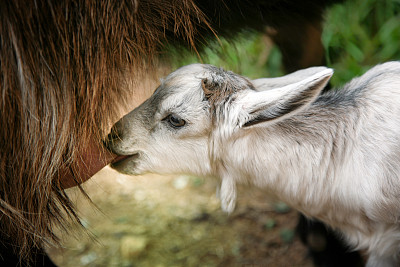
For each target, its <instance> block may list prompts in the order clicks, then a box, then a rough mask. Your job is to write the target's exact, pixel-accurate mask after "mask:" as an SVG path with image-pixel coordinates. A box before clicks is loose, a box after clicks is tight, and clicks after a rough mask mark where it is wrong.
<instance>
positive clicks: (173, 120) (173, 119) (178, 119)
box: [165, 114, 186, 128]
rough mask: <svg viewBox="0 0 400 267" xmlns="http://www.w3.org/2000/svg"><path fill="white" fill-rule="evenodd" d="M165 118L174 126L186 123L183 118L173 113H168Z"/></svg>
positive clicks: (178, 126) (177, 126) (181, 125)
mask: <svg viewBox="0 0 400 267" xmlns="http://www.w3.org/2000/svg"><path fill="white" fill-rule="evenodd" d="M165 120H166V121H167V122H168V123H169V124H170V125H171V126H172V127H174V128H180V127H183V126H184V125H185V124H186V121H185V120H184V119H182V118H181V117H179V116H177V115H175V114H170V115H168V116H167V117H166V118H165Z"/></svg>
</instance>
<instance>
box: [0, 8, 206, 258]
mask: <svg viewBox="0 0 400 267" xmlns="http://www.w3.org/2000/svg"><path fill="white" fill-rule="evenodd" d="M199 27H208V24H207V22H206V20H205V17H204V15H203V13H202V12H201V11H200V10H199V9H198V8H197V7H196V5H194V4H193V3H192V2H191V1H189V0H188V1H175V2H174V1H172V2H171V1H160V0H157V1H141V2H140V3H138V1H128V0H127V1H81V2H76V1H65V2H63V1H1V3H0V70H1V72H0V75H1V76H0V77H1V78H0V82H1V95H0V97H1V99H0V106H1V116H0V125H1V126H2V130H1V131H0V144H1V149H0V153H1V154H0V159H1V161H0V209H1V219H0V220H1V222H0V223H1V229H0V230H1V231H2V234H1V235H2V236H4V237H6V238H7V237H8V239H9V240H10V241H12V242H13V245H14V246H15V248H16V249H17V250H19V251H21V253H22V255H23V256H28V252H29V249H30V248H32V247H40V246H41V244H42V243H43V241H46V240H45V238H50V240H51V239H52V240H55V239H56V237H55V236H54V234H53V232H52V227H53V225H52V224H53V223H54V222H55V223H59V224H61V225H62V224H63V223H64V222H63V217H62V216H61V210H60V209H63V210H64V211H66V212H67V214H68V215H69V216H71V217H73V218H76V219H77V216H76V214H75V212H74V209H73V205H72V203H71V202H70V200H69V198H68V196H67V195H66V194H65V192H64V190H63V189H62V188H61V186H60V180H59V170H60V169H62V168H65V167H66V166H67V167H68V168H71V170H72V172H73V173H77V170H76V169H74V168H76V166H77V165H76V164H74V163H75V162H77V161H79V160H80V154H81V152H82V151H80V148H85V147H87V146H88V144H89V143H90V141H91V139H95V140H98V142H100V140H101V139H102V137H103V136H104V135H105V133H106V131H108V129H107V127H108V125H110V124H111V123H112V121H114V120H115V119H116V116H117V114H115V111H114V110H115V109H113V108H110V107H115V106H118V104H119V102H121V99H124V98H125V97H124V95H125V94H126V92H124V91H122V90H121V89H120V88H121V86H120V84H119V83H120V82H121V78H120V76H121V73H122V71H123V70H124V69H125V67H126V66H127V65H129V66H130V67H131V68H133V69H138V70H143V69H146V68H149V66H151V65H152V63H153V56H154V55H155V54H156V52H157V51H159V49H160V47H161V46H162V43H163V40H166V39H167V37H168V36H171V37H172V36H175V38H177V39H181V40H183V41H187V42H188V43H189V44H192V45H193V44H194V41H193V40H194V38H195V36H196V29H197V28H199ZM76 179H77V180H79V178H78V177H76Z"/></svg>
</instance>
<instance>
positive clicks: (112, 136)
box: [103, 126, 121, 151]
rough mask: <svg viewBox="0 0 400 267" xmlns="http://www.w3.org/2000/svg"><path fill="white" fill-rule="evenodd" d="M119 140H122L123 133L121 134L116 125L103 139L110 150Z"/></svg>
mask: <svg viewBox="0 0 400 267" xmlns="http://www.w3.org/2000/svg"><path fill="white" fill-rule="evenodd" d="M117 140H121V135H120V134H119V132H118V130H117V128H116V127H115V126H114V127H112V128H111V131H110V133H109V134H108V135H107V137H106V139H105V140H103V144H104V146H105V147H106V148H107V149H108V150H110V151H113V145H114V143H115V142H116V141H117Z"/></svg>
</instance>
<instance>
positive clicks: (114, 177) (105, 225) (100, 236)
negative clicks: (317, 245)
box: [48, 167, 312, 267]
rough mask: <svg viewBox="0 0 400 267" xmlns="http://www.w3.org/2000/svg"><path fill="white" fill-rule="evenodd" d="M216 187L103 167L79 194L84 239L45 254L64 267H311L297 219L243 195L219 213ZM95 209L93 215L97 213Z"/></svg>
mask: <svg viewBox="0 0 400 267" xmlns="http://www.w3.org/2000/svg"><path fill="white" fill-rule="evenodd" d="M216 186H217V181H216V180H214V179H211V178H209V179H205V178H198V177H191V176H176V177H170V176H157V175H146V176H137V177H133V176H125V175H122V174H119V173H117V172H115V171H113V170H112V169H110V168H108V167H106V168H105V169H103V170H102V171H101V172H100V173H98V174H97V175H96V176H95V177H94V178H92V179H91V180H90V181H89V182H87V183H86V184H85V185H84V188H85V189H86V190H87V192H88V194H89V196H90V197H91V199H92V201H93V203H94V205H93V204H90V203H89V202H88V201H87V200H86V199H85V198H84V197H83V196H82V195H81V194H80V193H78V192H77V190H76V189H72V190H70V191H69V194H70V195H71V196H72V198H73V199H75V201H76V203H77V204H76V205H77V207H78V211H79V213H80V215H81V217H82V224H83V226H84V228H86V230H87V231H86V232H85V231H82V230H79V228H77V230H76V231H75V234H71V233H70V232H69V233H68V234H62V232H61V231H60V237H61V239H62V244H63V247H62V248H54V247H51V248H49V249H48V251H49V254H50V255H51V257H52V259H53V260H54V261H55V262H56V263H57V264H58V265H59V266H66V267H67V266H71V267H72V266H74V267H75V266H140V267H142V266H143V267H153V266H154V267H162V266H166V267H167V266H168V267H169V266H185V267H186V266H305V267H307V266H312V264H311V261H310V259H308V258H307V257H306V256H307V251H306V249H305V248H304V247H303V246H302V244H301V243H300V241H299V240H298V238H297V237H296V236H295V235H294V227H295V225H296V222H297V216H298V214H297V212H295V211H294V210H291V209H290V208H288V207H287V206H286V205H285V204H283V203H280V202H275V201H271V199H270V198H269V197H267V196H266V193H265V192H262V191H260V190H257V189H255V188H240V190H239V199H238V204H237V207H236V210H235V211H234V212H233V213H232V214H226V213H224V212H222V211H221V209H220V204H219V201H218V199H217V198H216V196H215V189H216ZM95 206H96V207H97V208H96V207H95Z"/></svg>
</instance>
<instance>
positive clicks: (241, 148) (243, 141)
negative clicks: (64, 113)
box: [109, 62, 400, 266]
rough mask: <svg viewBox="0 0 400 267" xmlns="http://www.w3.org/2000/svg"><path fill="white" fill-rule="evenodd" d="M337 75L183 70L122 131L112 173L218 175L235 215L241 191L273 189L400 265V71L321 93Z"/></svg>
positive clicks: (381, 259)
mask: <svg viewBox="0 0 400 267" xmlns="http://www.w3.org/2000/svg"><path fill="white" fill-rule="evenodd" d="M332 74H333V71H332V70H331V69H328V68H325V67H314V68H309V69H305V70H301V71H297V72H295V73H292V74H289V75H287V76H284V77H281V78H271V79H258V80H249V79H247V78H245V77H242V76H239V75H237V74H234V73H232V72H229V71H225V70H223V69H220V68H216V67H214V66H210V65H201V64H194V65H189V66H185V67H182V68H180V69H178V70H177V71H175V72H173V73H171V74H170V75H169V76H168V77H166V78H165V80H163V81H162V83H161V85H160V86H159V88H158V89H157V90H156V91H155V93H154V94H153V96H152V97H151V98H149V99H148V100H147V101H146V102H144V103H143V104H142V105H140V106H139V107H137V108H136V109H135V110H133V111H132V112H130V113H129V114H128V115H126V116H125V117H123V118H122V119H121V120H120V121H119V122H118V123H117V124H116V125H115V126H114V128H113V131H112V134H111V135H110V139H112V140H111V141H110V142H109V146H110V149H111V150H112V151H114V152H115V153H117V154H119V155H123V156H122V157H120V158H119V160H118V161H116V162H114V163H113V164H112V167H114V168H115V169H117V170H118V171H121V172H123V173H127V174H135V175H136V174H143V173H146V172H156V173H165V174H167V173H191V174H195V175H201V176H215V177H219V178H220V179H221V186H220V189H219V196H220V199H221V205H222V208H223V209H224V210H226V211H228V212H231V211H232V210H233V209H234V206H235V200H236V184H237V183H247V184H252V185H254V186H257V187H261V188H265V190H266V191H268V192H269V193H273V194H275V195H276V196H278V197H279V198H281V199H282V200H283V201H285V202H287V203H288V204H289V205H291V206H292V207H294V208H296V209H298V210H299V211H301V212H302V213H304V214H305V215H307V216H310V217H314V218H318V219H320V220H321V221H323V222H325V223H327V224H328V225H330V226H331V227H333V228H334V229H337V230H340V231H341V232H342V233H343V235H344V236H345V238H346V240H348V242H349V244H351V245H352V246H354V247H355V248H359V249H366V250H367V251H368V253H369V254H370V257H369V260H368V266H397V265H400V262H399V251H400V224H399V220H400V164H399V163H400V63H399V62H389V63H385V64H382V65H378V66H376V67H374V68H372V69H371V70H370V71H368V72H367V73H366V74H364V75H363V76H361V77H359V78H355V79H353V80H352V81H351V82H350V83H348V84H347V85H345V86H344V87H343V88H342V89H340V90H336V91H331V92H327V93H323V94H321V91H322V89H323V88H324V86H325V85H326V83H327V82H328V80H329V79H330V77H331V76H332Z"/></svg>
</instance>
